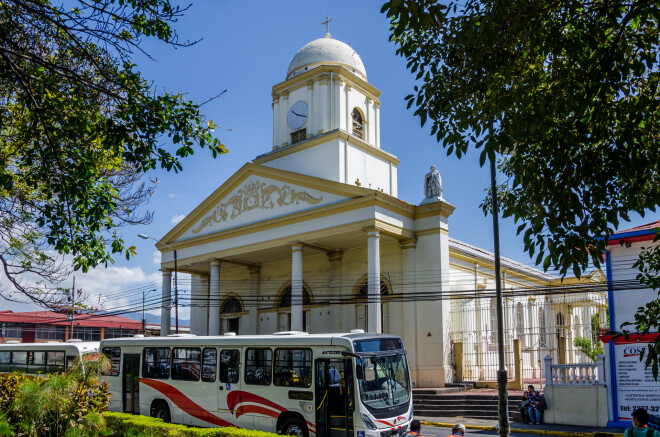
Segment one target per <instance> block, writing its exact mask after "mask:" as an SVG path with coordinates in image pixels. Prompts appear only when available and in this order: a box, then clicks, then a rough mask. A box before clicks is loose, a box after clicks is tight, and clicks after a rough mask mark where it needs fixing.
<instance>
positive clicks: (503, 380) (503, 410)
mask: <svg viewBox="0 0 660 437" xmlns="http://www.w3.org/2000/svg"><path fill="white" fill-rule="evenodd" d="M490 189H491V200H492V203H493V246H494V247H493V248H494V252H495V292H496V299H497V355H498V359H499V369H498V370H497V405H498V419H499V420H498V421H499V428H500V429H499V435H500V437H509V406H508V402H509V395H508V393H507V387H506V385H507V379H508V376H507V371H506V367H505V365H504V317H503V316H502V314H503V312H502V280H501V278H500V227H499V218H498V217H499V209H498V206H497V181H496V176H495V157H493V158H491V160H490Z"/></svg>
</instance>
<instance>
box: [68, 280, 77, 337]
mask: <svg viewBox="0 0 660 437" xmlns="http://www.w3.org/2000/svg"><path fill="white" fill-rule="evenodd" d="M75 294H76V277H75V276H74V277H73V287H71V294H70V295H69V300H70V301H71V315H70V317H69V321H70V322H71V336H70V337H69V338H73V317H74V316H73V315H74V313H75V307H74V305H75V301H76V300H75V297H74V296H75Z"/></svg>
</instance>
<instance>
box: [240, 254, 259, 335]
mask: <svg viewBox="0 0 660 437" xmlns="http://www.w3.org/2000/svg"><path fill="white" fill-rule="evenodd" d="M248 272H249V273H250V296H249V298H248V299H247V303H246V305H245V306H246V308H245V309H246V310H247V311H248V313H249V315H248V318H247V320H248V323H247V324H248V326H246V327H245V329H244V332H245V333H246V334H249V335H254V334H259V298H260V296H259V295H260V287H259V285H260V284H259V281H260V272H261V267H259V266H254V267H248Z"/></svg>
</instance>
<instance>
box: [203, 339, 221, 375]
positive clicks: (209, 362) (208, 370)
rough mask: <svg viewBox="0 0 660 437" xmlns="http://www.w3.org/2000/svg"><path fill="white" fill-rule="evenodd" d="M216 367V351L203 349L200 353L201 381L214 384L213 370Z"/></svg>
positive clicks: (207, 348)
mask: <svg viewBox="0 0 660 437" xmlns="http://www.w3.org/2000/svg"><path fill="white" fill-rule="evenodd" d="M217 365H218V351H217V350H215V348H213V347H205V348H204V351H203V352H202V381H204V382H215V369H216V368H217Z"/></svg>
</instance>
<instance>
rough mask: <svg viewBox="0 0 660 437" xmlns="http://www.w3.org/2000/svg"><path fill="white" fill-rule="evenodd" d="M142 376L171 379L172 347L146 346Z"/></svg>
mask: <svg viewBox="0 0 660 437" xmlns="http://www.w3.org/2000/svg"><path fill="white" fill-rule="evenodd" d="M142 376H143V377H145V378H157V379H169V377H170V348H167V347H145V348H144V358H143V360H142Z"/></svg>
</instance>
